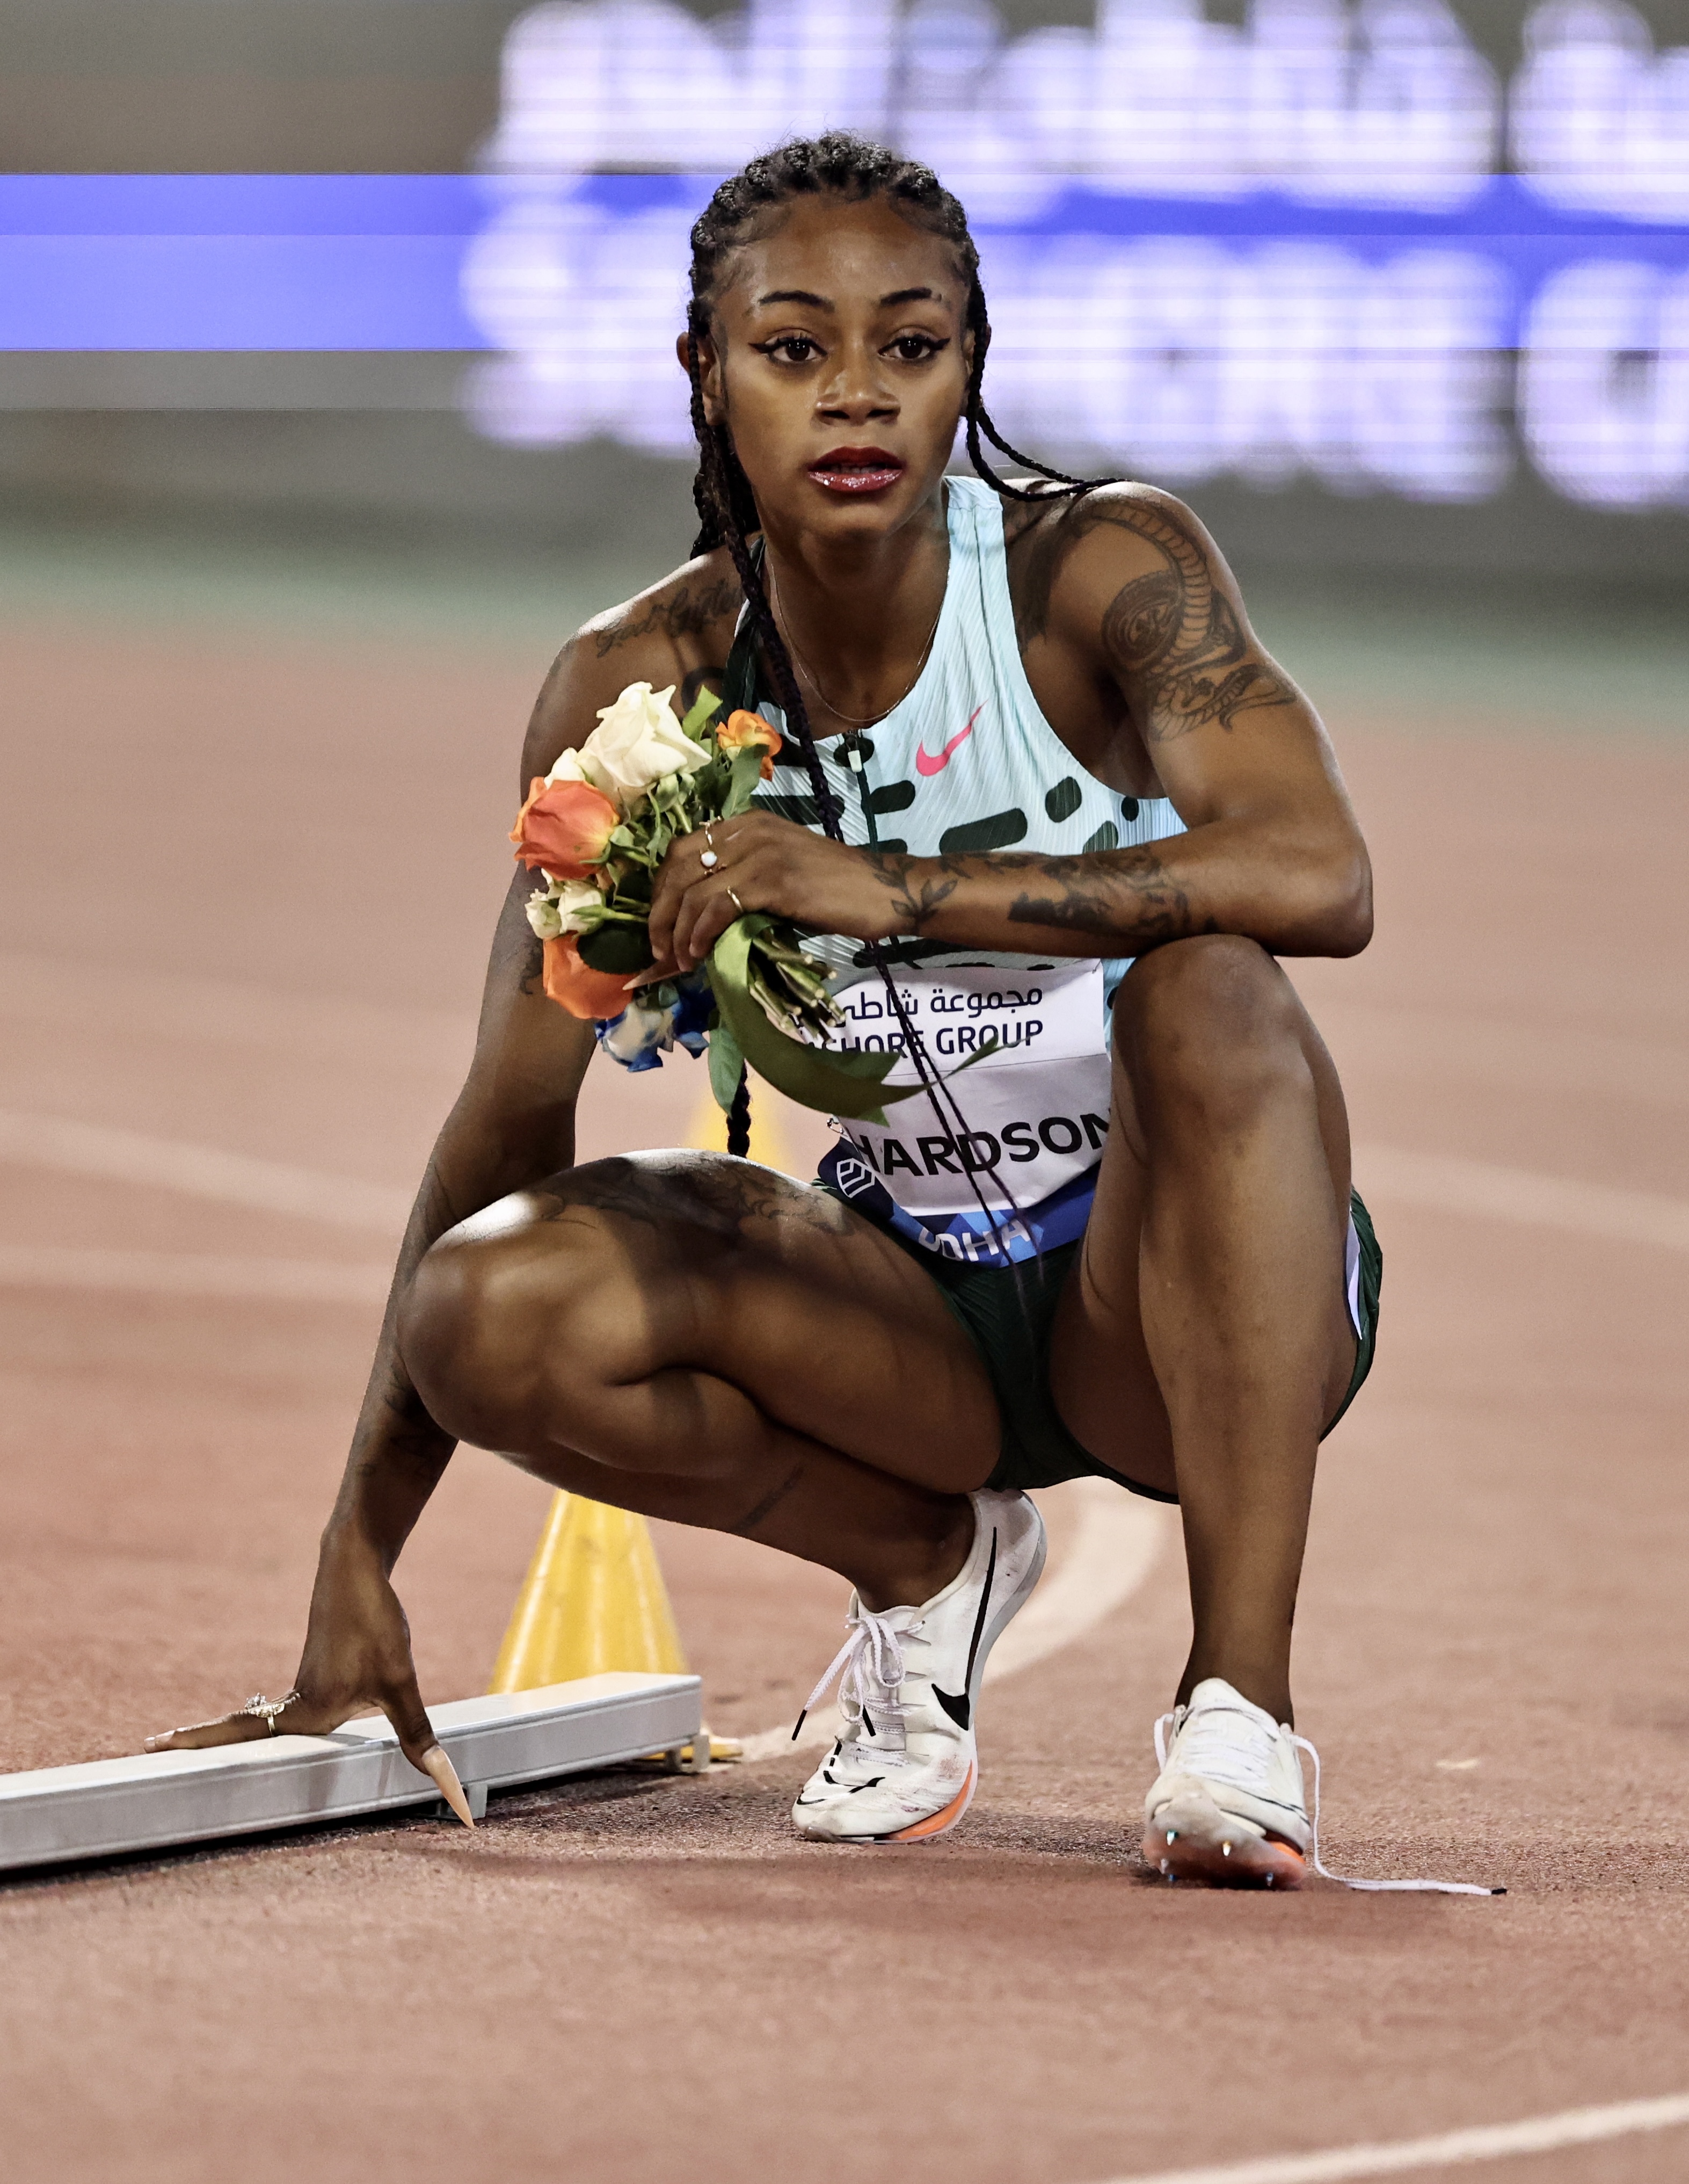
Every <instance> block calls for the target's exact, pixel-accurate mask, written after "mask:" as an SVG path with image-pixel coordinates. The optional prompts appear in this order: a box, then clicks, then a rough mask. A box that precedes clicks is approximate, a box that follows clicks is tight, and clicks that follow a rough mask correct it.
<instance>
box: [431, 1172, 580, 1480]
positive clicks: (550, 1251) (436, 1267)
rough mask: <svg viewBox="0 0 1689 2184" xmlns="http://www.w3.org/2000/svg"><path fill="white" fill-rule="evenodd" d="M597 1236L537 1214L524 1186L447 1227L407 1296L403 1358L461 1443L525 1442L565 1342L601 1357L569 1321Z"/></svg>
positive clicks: (544, 1404)
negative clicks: (519, 1192) (521, 1191)
mask: <svg viewBox="0 0 1689 2184" xmlns="http://www.w3.org/2000/svg"><path fill="white" fill-rule="evenodd" d="M593 1256H594V1255H593V1254H592V1251H591V1239H590V1235H581V1234H572V1233H571V1231H570V1227H569V1225H565V1224H556V1223H548V1222H547V1221H545V1220H544V1219H542V1218H541V1217H538V1216H537V1215H536V1212H535V1211H534V1208H533V1204H532V1201H531V1200H530V1199H528V1198H526V1197H525V1195H523V1196H518V1197H515V1198H512V1199H505V1200H502V1201H499V1202H498V1203H497V1205H495V1206H489V1207H488V1208H487V1209H486V1212H484V1213H480V1214H477V1215H475V1217H473V1218H472V1219H470V1220H469V1221H465V1222H463V1223H459V1225H458V1227H457V1228H455V1229H448V1230H447V1233H446V1234H444V1235H443V1236H442V1237H441V1238H440V1239H439V1240H438V1241H437V1242H436V1243H435V1244H434V1245H432V1246H431V1248H430V1249H429V1251H427V1252H426V1253H425V1255H424V1256H423V1258H422V1261H421V1262H420V1264H419V1266H418V1268H417V1269H416V1271H415V1273H414V1274H413V1276H412V1277H411V1279H410V1282H409V1284H408V1287H407V1289H406V1291H405V1294H404V1295H403V1299H402V1301H401V1303H400V1307H399V1317H398V1329H397V1334H398V1346H399V1356H400V1357H401V1359H402V1361H403V1365H404V1368H405V1371H406V1372H407V1373H408V1375H409V1377H410V1380H411V1383H412V1385H413V1386H414V1388H415V1389H416V1391H417V1393H418V1394H419V1396H421V1397H422V1400H423V1401H424V1402H425V1404H426V1405H427V1407H428V1410H429V1413H430V1415H431V1417H432V1418H434V1419H435V1421H436V1423H437V1424H439V1425H441V1426H442V1427H443V1428H444V1429H445V1430H446V1431H447V1432H448V1433H450V1434H453V1435H456V1437H457V1438H458V1440H466V1441H469V1442H471V1443H472V1444H474V1445H475V1446H478V1447H482V1448H499V1449H511V1450H520V1449H522V1448H523V1447H525V1444H526V1441H527V1440H529V1439H530V1438H531V1434H530V1433H529V1431H528V1428H529V1426H530V1424H531V1421H532V1418H534V1416H535V1415H536V1413H537V1412H538V1411H540V1410H541V1409H542V1408H549V1407H551V1405H550V1403H549V1401H548V1400H547V1397H548V1396H549V1393H550V1391H549V1390H548V1388H547V1381H548V1379H549V1378H550V1375H551V1368H553V1367H554V1363H555V1360H556V1357H557V1356H558V1352H559V1351H572V1352H575V1353H576V1354H579V1355H586V1356H591V1355H593V1354H595V1353H594V1349H593V1346H591V1345H589V1344H585V1343H581V1342H580V1341H579V1340H577V1339H576V1335H575V1329H573V1327H572V1325H571V1320H572V1318H574V1316H575V1315H574V1313H573V1312H572V1310H571V1304H572V1301H574V1300H576V1299H579V1298H581V1297H583V1296H590V1295H592V1282H593V1271H594V1270H593V1267H592V1263H591V1262H592V1257H593Z"/></svg>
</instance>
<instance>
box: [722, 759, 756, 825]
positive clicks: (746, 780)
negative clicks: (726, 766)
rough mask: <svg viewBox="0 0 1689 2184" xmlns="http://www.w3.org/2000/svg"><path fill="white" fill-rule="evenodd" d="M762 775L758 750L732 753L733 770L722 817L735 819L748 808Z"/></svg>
mask: <svg viewBox="0 0 1689 2184" xmlns="http://www.w3.org/2000/svg"><path fill="white" fill-rule="evenodd" d="M762 777H763V754H762V752H761V751H760V750H747V751H736V752H735V753H734V756H733V772H732V775H731V778H730V780H729V783H728V788H727V798H726V802H725V805H724V807H723V809H722V813H721V816H722V817H723V818H724V819H736V818H737V817H738V816H739V814H740V813H741V812H742V811H749V810H750V808H751V799H752V798H753V796H754V795H755V794H756V793H757V784H758V782H759V781H760V780H761V779H762Z"/></svg>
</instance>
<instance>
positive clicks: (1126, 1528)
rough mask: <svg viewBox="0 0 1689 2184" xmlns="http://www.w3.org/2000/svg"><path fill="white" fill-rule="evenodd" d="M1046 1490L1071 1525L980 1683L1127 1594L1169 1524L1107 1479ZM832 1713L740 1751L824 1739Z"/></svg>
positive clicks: (818, 1713)
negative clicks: (1062, 1504)
mask: <svg viewBox="0 0 1689 2184" xmlns="http://www.w3.org/2000/svg"><path fill="white" fill-rule="evenodd" d="M1054 1491H1055V1492H1057V1493H1061V1494H1068V1495H1071V1496H1073V1498H1074V1499H1075V1501H1076V1502H1078V1503H1079V1505H1080V1516H1079V1524H1078V1527H1077V1529H1076V1530H1075V1535H1074V1537H1073V1539H1072V1541H1070V1544H1069V1546H1068V1548H1067V1552H1065V1553H1064V1555H1063V1556H1062V1557H1061V1558H1060V1560H1059V1561H1058V1563H1057V1564H1056V1566H1055V1568H1054V1569H1053V1571H1052V1572H1051V1573H1050V1574H1049V1575H1048V1576H1047V1577H1046V1578H1045V1580H1044V1581H1043V1583H1042V1585H1040V1586H1039V1588H1038V1590H1037V1591H1036V1592H1035V1593H1034V1594H1033V1596H1032V1597H1031V1600H1030V1601H1029V1602H1027V1604H1026V1606H1025V1607H1024V1608H1022V1610H1021V1611H1020V1614H1019V1615H1018V1616H1016V1618H1015V1619H1014V1622H1013V1623H1011V1624H1009V1626H1008V1630H1005V1631H1004V1632H1003V1636H1002V1637H1001V1638H1000V1639H999V1640H998V1641H997V1644H996V1646H993V1647H992V1657H991V1658H990V1660H989V1661H988V1662H987V1663H986V1676H985V1680H986V1683H987V1684H997V1683H1001V1682H1002V1680H1003V1678H1004V1677H1005V1676H1018V1675H1019V1674H1020V1673H1021V1671H1022V1670H1023V1669H1030V1668H1031V1667H1032V1666H1033V1665H1034V1663H1036V1662H1039V1661H1046V1660H1047V1659H1048V1658H1049V1657H1050V1656H1051V1654H1053V1653H1057V1652H1060V1651H1061V1650H1062V1649H1063V1647H1064V1646H1071V1645H1072V1644H1073V1643H1074V1642H1075V1640H1076V1639H1080V1638H1082V1637H1084V1636H1085V1635H1086V1632H1087V1631H1091V1630H1095V1629H1096V1627H1097V1624H1099V1623H1101V1622H1102V1621H1103V1618H1104V1617H1105V1616H1108V1615H1112V1614H1113V1613H1114V1610H1115V1609H1116V1608H1117V1607H1120V1606H1122V1605H1123V1603H1124V1602H1126V1601H1128V1600H1130V1599H1131V1596H1132V1595H1133V1594H1134V1593H1135V1592H1136V1591H1137V1589H1138V1587H1139V1586H1140V1585H1142V1583H1143V1581H1144V1580H1145V1578H1146V1577H1147V1576H1148V1574H1149V1573H1150V1571H1151V1569H1152V1568H1153V1567H1154V1564H1155V1559H1156V1557H1157V1556H1158V1554H1159V1553H1160V1552H1161V1549H1162V1546H1163V1545H1164V1542H1165V1541H1166V1540H1167V1537H1168V1535H1169V1534H1170V1531H1171V1530H1172V1524H1171V1522H1170V1513H1169V1512H1168V1511H1167V1510H1166V1509H1164V1508H1163V1507H1161V1506H1160V1505H1159V1504H1158V1503H1156V1502H1144V1501H1141V1500H1139V1499H1137V1498H1136V1496H1132V1495H1131V1494H1128V1493H1127V1492H1125V1490H1124V1488H1122V1487H1119V1486H1114V1485H1110V1484H1109V1482H1108V1480H1107V1479H1074V1480H1072V1481H1070V1484H1069V1485H1066V1486H1064V1487H1058V1488H1056V1489H1054ZM794 1712H795V1709H794ZM833 1719H834V1713H833V1708H832V1707H831V1704H827V1705H822V1706H819V1707H817V1708H816V1709H815V1711H814V1713H813V1714H812V1715H811V1716H810V1718H809V1719H808V1721H806V1722H805V1723H804V1724H803V1732H802V1734H801V1735H800V1736H798V1737H797V1739H796V1740H795V1741H794V1739H793V1737H792V1724H791V1723H790V1722H786V1723H783V1724H781V1726H780V1727H779V1728H777V1729H765V1730H760V1731H759V1732H758V1734H757V1735H756V1736H747V1738H746V1739H745V1740H744V1752H743V1754H742V1758H744V1760H746V1761H747V1762H749V1763H751V1764H753V1765H754V1764H755V1763H756V1762H757V1761H758V1760H759V1759H778V1758H780V1756H781V1753H782V1752H802V1751H803V1750H805V1749H806V1748H807V1747H810V1746H813V1745H818V1744H825V1743H826V1742H827V1741H828V1740H829V1738H830V1737H831V1736H832V1734H833Z"/></svg>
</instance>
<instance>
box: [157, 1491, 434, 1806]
mask: <svg viewBox="0 0 1689 2184" xmlns="http://www.w3.org/2000/svg"><path fill="white" fill-rule="evenodd" d="M371 1712H379V1713H384V1714H385V1715H386V1718H387V1719H388V1720H389V1721H390V1722H391V1723H392V1725H393V1728H394V1730H395V1731H396V1733H397V1737H398V1741H399V1748H400V1749H401V1750H402V1751H403V1753H404V1756H405V1758H407V1759H408V1760H409V1762H410V1763H411V1765H412V1766H413V1767H415V1768H417V1769H420V1771H421V1772H422V1773H423V1774H425V1775H430V1776H431V1777H432V1778H433V1780H434V1781H435V1782H436V1783H437V1784H438V1786H439V1789H440V1794H441V1796H442V1797H444V1798H445V1799H446V1801H447V1803H448V1804H449V1805H450V1806H451V1808H452V1809H453V1812H455V1813H456V1814H457V1815H458V1819H460V1820H462V1821H463V1823H464V1826H465V1827H473V1826H474V1825H475V1823H474V1821H473V1820H472V1819H470V1817H469V1800H468V1799H467V1798H466V1797H464V1791H463V1786H462V1784H461V1783H460V1782H459V1781H458V1775H457V1770H456V1769H454V1768H453V1764H452V1763H451V1761H450V1760H449V1759H448V1758H447V1756H446V1754H445V1752H444V1751H443V1750H442V1747H441V1745H440V1741H439V1740H438V1738H437V1737H436V1736H435V1734H434V1729H433V1725H432V1724H431V1722H430V1720H429V1719H428V1715H427V1713H426V1711H425V1708H424V1706H423V1703H422V1693H421V1691H420V1690H419V1688H418V1685H417V1680H416V1669H415V1666H414V1663H413V1662H412V1659H411V1652H410V1626H409V1624H408V1623H407V1622H406V1620H405V1613H404V1610H403V1607H400V1605H399V1598H398V1595H397V1593H396V1592H395V1591H393V1588H392V1581H391V1580H389V1578H388V1575H387V1573H386V1567H385V1565H384V1564H383V1563H382V1561H381V1557H380V1556H379V1555H378V1554H377V1553H376V1552H375V1550H374V1549H373V1548H372V1547H370V1546H369V1544H368V1543H367V1542H366V1541H362V1540H360V1539H358V1536H357V1535H356V1534H355V1533H353V1531H351V1530H350V1529H339V1530H331V1532H329V1533H328V1534H326V1535H325V1537H324V1540H323V1549H322V1555H321V1558H320V1560H319V1563H318V1565H317V1582H316V1585H315V1588H314V1591H313V1593H312V1596H311V1613H310V1620H309V1624H308V1627H307V1630H306V1634H305V1650H304V1652H303V1655H302V1656H301V1658H300V1662H299V1673H298V1675H297V1679H296V1680H295V1683H294V1687H293V1689H292V1691H291V1692H290V1693H289V1694H288V1696H287V1698H286V1702H284V1703H283V1704H282V1706H281V1710H280V1712H279V1713H276V1714H275V1716H274V1718H273V1725H272V1721H271V1719H269V1718H268V1717H266V1716H265V1715H264V1714H258V1713H249V1712H247V1710H246V1709H245V1708H237V1709H236V1710H235V1711H234V1712H233V1713H225V1714H221V1715H219V1717H218V1719H216V1720H215V1721H202V1722H197V1723H195V1724H193V1725H192V1727H190V1728H186V1729H172V1730H166V1731H165V1732H164V1735H163V1736H149V1737H148V1738H147V1751H148V1752H198V1751H203V1750H204V1749H205V1748H206V1747H208V1746H214V1745H219V1744H244V1743H249V1742H251V1741H253V1739H254V1738H257V1737H268V1736H272V1735H273V1736H326V1735H327V1733H328V1732H329V1731H330V1730H334V1729H338V1728H339V1727H340V1725H341V1724H342V1722H345V1721H349V1720H351V1719H352V1718H353V1716H354V1715H356V1714H360V1713H371Z"/></svg>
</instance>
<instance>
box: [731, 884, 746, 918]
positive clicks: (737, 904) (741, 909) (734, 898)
mask: <svg viewBox="0 0 1689 2184" xmlns="http://www.w3.org/2000/svg"><path fill="white" fill-rule="evenodd" d="M727 894H728V899H729V900H730V901H731V903H732V905H733V907H734V909H735V910H736V911H738V913H739V915H740V917H743V916H744V915H745V905H744V904H743V903H742V902H741V901H740V900H739V896H738V892H737V890H736V889H733V888H729V889H728V890H727Z"/></svg>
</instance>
